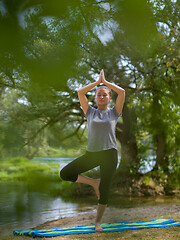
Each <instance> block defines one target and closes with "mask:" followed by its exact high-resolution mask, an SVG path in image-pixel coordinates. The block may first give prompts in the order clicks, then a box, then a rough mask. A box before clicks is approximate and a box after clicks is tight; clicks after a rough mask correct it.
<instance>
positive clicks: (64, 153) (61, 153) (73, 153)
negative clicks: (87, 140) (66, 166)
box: [37, 145, 86, 158]
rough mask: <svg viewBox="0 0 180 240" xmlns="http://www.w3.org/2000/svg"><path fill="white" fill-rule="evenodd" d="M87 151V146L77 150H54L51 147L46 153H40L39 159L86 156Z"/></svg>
mask: <svg viewBox="0 0 180 240" xmlns="http://www.w3.org/2000/svg"><path fill="white" fill-rule="evenodd" d="M85 151H86V145H82V146H81V147H79V148H78V147H76V148H52V147H50V148H49V149H48V150H46V151H42V152H39V154H38V155H37V157H73V158H74V157H77V156H79V155H82V154H84V152H85Z"/></svg>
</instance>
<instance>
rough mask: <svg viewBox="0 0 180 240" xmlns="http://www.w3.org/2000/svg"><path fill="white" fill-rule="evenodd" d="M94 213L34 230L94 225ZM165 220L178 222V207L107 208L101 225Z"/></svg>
mask: <svg viewBox="0 0 180 240" xmlns="http://www.w3.org/2000/svg"><path fill="white" fill-rule="evenodd" d="M95 217H96V212H94V211H93V212H92V213H87V214H82V215H78V216H75V217H68V218H61V219H59V220H56V221H50V222H46V223H44V224H42V225H40V226H38V227H36V228H35V229H44V228H59V227H72V226H80V225H89V224H94V221H95ZM158 218H166V219H172V220H175V221H178V222H180V205H175V204H172V205H162V206H159V205H156V206H146V207H136V208H122V209H117V208H112V207H107V209H106V211H105V213H104V216H103V218H102V223H109V222H126V221H127V222H128V221H129V222H131V221H147V220H151V219H158Z"/></svg>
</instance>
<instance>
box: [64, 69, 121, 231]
mask: <svg viewBox="0 0 180 240" xmlns="http://www.w3.org/2000/svg"><path fill="white" fill-rule="evenodd" d="M100 83H103V84H104V85H105V86H100V87H99V88H97V90H96V95H95V101H96V104H97V109H96V108H93V107H91V106H90V105H89V104H88V100H87V98H86V93H87V92H88V91H90V90H91V89H92V88H94V87H96V86H98V85H99V84H100ZM111 89H112V90H113V91H115V92H116V93H117V99H116V104H115V106H114V107H113V108H110V109H108V103H109V101H110V100H111ZM78 97H79V101H80V104H81V107H82V109H83V112H84V114H85V116H86V118H87V124H88V144H87V151H86V153H85V154H84V155H83V156H81V157H78V158H77V159H75V160H74V161H72V162H71V163H69V164H68V165H67V166H65V167H64V168H63V169H62V170H61V172H60V176H61V178H62V179H63V180H65V181H72V182H79V183H86V184H89V185H91V186H92V187H93V188H94V190H95V192H96V194H97V197H98V208H97V217H96V221H95V230H96V231H102V230H103V229H102V228H101V226H100V222H101V218H102V215H103V213H104V210H105V208H106V206H107V203H108V198H109V191H110V186H111V180H112V177H113V174H114V172H115V170H116V166H117V161H118V156H117V146H116V137H115V128H116V123H117V120H118V117H119V116H120V114H121V112H122V108H123V105H124V99H125V90H124V89H123V88H121V87H119V86H117V85H115V84H112V83H110V82H108V81H106V80H105V76H104V71H103V70H101V73H100V76H99V79H98V80H97V81H96V82H94V83H90V84H88V85H87V86H85V87H83V88H81V89H80V90H78ZM97 166H100V179H92V178H89V177H87V176H84V175H81V173H84V172H86V171H88V170H90V169H93V168H95V167H97Z"/></svg>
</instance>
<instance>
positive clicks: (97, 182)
mask: <svg viewBox="0 0 180 240" xmlns="http://www.w3.org/2000/svg"><path fill="white" fill-rule="evenodd" d="M100 182H101V179H94V181H93V185H92V187H93V188H94V190H95V192H96V195H97V197H98V200H99V199H100V192H99V184H100Z"/></svg>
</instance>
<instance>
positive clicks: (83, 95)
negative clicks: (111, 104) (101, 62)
mask: <svg viewBox="0 0 180 240" xmlns="http://www.w3.org/2000/svg"><path fill="white" fill-rule="evenodd" d="M101 74H102V71H101ZM100 76H101V75H100ZM100 83H101V77H99V79H98V80H97V81H96V82H94V83H90V84H88V85H86V86H84V87H82V88H81V89H79V90H78V97H79V101H80V104H81V107H82V109H83V112H84V114H86V112H87V110H88V107H89V104H88V100H87V97H86V93H87V92H88V91H90V90H91V89H92V88H94V87H96V86H97V85H99V84H100Z"/></svg>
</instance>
